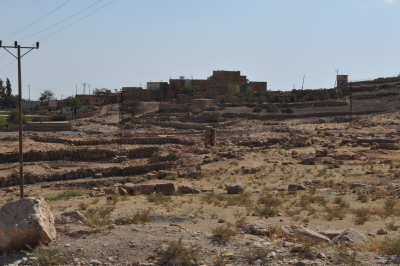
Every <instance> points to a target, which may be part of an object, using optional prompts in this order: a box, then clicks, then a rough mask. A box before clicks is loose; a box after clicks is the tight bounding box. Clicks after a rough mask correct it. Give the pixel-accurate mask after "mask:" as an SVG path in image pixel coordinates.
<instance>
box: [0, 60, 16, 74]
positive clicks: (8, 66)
mask: <svg viewBox="0 0 400 266" xmlns="http://www.w3.org/2000/svg"><path fill="white" fill-rule="evenodd" d="M15 61H17V59H14V60H13V61H12V62H11V63H9V64H8V65H6V66H5V67H3V68H2V69H0V72H1V71H3V70H4V69H6V68H7V67H9V66H10V65H11V64H12V63H14V62H15Z"/></svg>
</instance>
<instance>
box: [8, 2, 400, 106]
mask: <svg viewBox="0 0 400 266" xmlns="http://www.w3.org/2000/svg"><path fill="white" fill-rule="evenodd" d="M108 3H109V4H108ZM106 4H108V5H106ZM91 5H93V6H92V7H90V8H88V9H86V8H87V7H89V6H91ZM104 5H106V6H104ZM60 6H61V7H60ZM102 6H104V7H103V8H101V7H102ZM57 7H60V8H58V9H56V8H57ZM99 8H101V9H100V10H98V11H96V12H94V13H93V14H91V15H89V16H87V15H88V14H90V13H91V12H93V11H95V10H96V9H99ZM55 9H56V10H55ZM84 9H86V10H84ZM0 10H1V15H0V40H3V45H13V43H14V41H15V40H17V41H19V44H20V45H22V46H30V45H32V44H34V43H35V42H36V41H40V49H39V50H33V51H32V52H30V53H29V54H27V55H26V56H25V57H24V58H23V59H22V86H23V87H22V88H23V97H24V98H28V85H31V99H37V98H38V97H39V93H40V92H41V91H43V90H45V89H50V90H53V91H54V92H55V94H56V96H57V98H58V99H60V98H61V95H63V96H64V98H65V97H66V96H69V95H73V94H75V86H76V85H78V93H82V88H83V86H82V83H88V84H90V85H91V89H93V88H95V87H99V88H103V87H104V88H108V89H115V88H121V87H125V86H139V85H140V84H141V85H142V86H143V87H144V84H145V83H146V82H147V81H161V80H163V81H167V80H168V79H169V78H170V77H172V78H179V76H185V77H189V78H190V77H191V75H193V78H194V79H204V78H207V76H209V75H211V74H212V71H213V70H218V69H219V70H235V71H237V70H240V71H241V73H242V75H246V76H247V78H248V79H249V80H250V81H267V82H268V89H272V90H291V89H292V88H293V84H295V86H296V88H297V89H299V88H301V85H302V79H303V75H305V76H306V77H305V83H304V87H305V88H307V89H309V88H312V89H317V88H330V87H333V86H334V84H335V74H336V72H335V70H336V69H339V74H348V75H349V79H352V80H355V79H368V78H377V77H388V76H397V75H398V74H399V73H400V60H399V59H400V58H399V57H400V56H399V55H400V45H399V44H400V34H399V25H400V0H301V1H300V0H280V1H276V0H274V1H272V0H246V1H245V0H242V1H237V0H201V1H200V0H197V1H195V0H168V1H167V0H142V1H134V0H114V1H111V0H101V1H99V0H85V1H82V0H70V1H67V0H51V1H50V0H35V1H32V0H0ZM53 10H55V11H54V12H52V13H51V14H49V15H47V14H48V13H50V12H51V11H53ZM83 10H84V11H83ZM81 11H83V12H81ZM79 12H81V13H79ZM77 13H79V14H77ZM75 14H77V15H76V16H74V15H75ZM45 15H47V16H46V17H44V18H42V17H43V16H45ZM71 16H73V17H72V18H70V19H68V18H69V17H71ZM85 16H87V17H86V18H83V17H85ZM41 18H42V19H41ZM82 18H83V19H82ZM39 19H40V20H39ZM80 19H82V20H80ZM37 20H39V21H37ZM63 20H65V21H64V22H62V21H63ZM78 20H80V21H78ZM35 21H37V22H36V23H34V24H33V25H31V26H29V25H30V24H31V23H33V22H35ZM76 21H78V22H76ZM60 22H61V23H60ZM74 22H76V23H75V24H73V25H71V26H70V27H68V28H66V29H64V30H61V29H63V28H65V27H67V26H68V25H70V24H72V23H74ZM57 23H59V24H58V25H56V24H57ZM54 25H55V26H54ZM27 26H29V27H27ZM53 26H54V27H53ZM25 27H27V28H25ZM49 27H50V28H49ZM24 28H25V29H24ZM47 28H49V29H47ZM22 29H23V30H22ZM46 29H47V30H46ZM59 30H61V31H60V32H58V33H56V34H54V35H52V36H50V37H49V38H46V37H47V36H49V35H51V34H53V33H55V32H57V31H59ZM41 31H42V32H41ZM17 32H18V33H17ZM37 32H41V33H39V34H36V35H33V36H30V35H32V34H35V33H37ZM15 33H17V34H15ZM13 34H15V35H13ZM11 35H13V36H11ZM10 36H11V37H10ZM27 36H30V37H28V38H25V37H27ZM23 38H25V39H23ZM44 38H46V39H44ZM43 39H44V40H43ZM13 52H15V53H16V50H15V49H14V50H13ZM5 53H6V51H5V50H4V49H1V50H0V58H1V59H0V78H1V79H3V80H5V79H6V78H7V77H8V78H9V79H10V81H11V83H12V86H13V93H14V94H15V93H16V92H17V88H18V80H17V63H16V61H15V60H14V59H13V57H12V56H11V55H10V54H8V53H7V54H5ZM3 55H4V56H3ZM13 61H14V62H13ZM11 62H13V63H11ZM10 63H11V64H10ZM9 64H10V65H9ZM86 91H87V92H88V87H86Z"/></svg>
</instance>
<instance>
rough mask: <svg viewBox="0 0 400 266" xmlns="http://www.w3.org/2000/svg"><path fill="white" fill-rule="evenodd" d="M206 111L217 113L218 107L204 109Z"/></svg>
mask: <svg viewBox="0 0 400 266" xmlns="http://www.w3.org/2000/svg"><path fill="white" fill-rule="evenodd" d="M206 110H207V111H218V110H219V109H218V107H217V106H209V107H207V108H206Z"/></svg>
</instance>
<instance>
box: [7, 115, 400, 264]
mask: <svg viewBox="0 0 400 266" xmlns="http://www.w3.org/2000/svg"><path fill="white" fill-rule="evenodd" d="M111 109H112V108H111ZM399 117H400V114H399V113H398V112H397V111H391V112H387V113H383V114H378V115H367V116H362V117H356V118H355V119H354V120H355V122H354V123H353V125H352V126H351V127H349V123H348V122H340V121H339V120H338V119H337V118H334V117H330V118H323V119H291V120H284V121H257V120H253V121H247V120H243V121H241V122H240V123H238V124H236V125H234V126H225V127H220V128H218V127H217V128H216V131H217V146H214V147H207V148H205V147H204V144H203V143H204V131H203V130H194V129H193V130H189V129H188V130H185V129H176V128H170V127H162V126H157V125H145V126H140V125H139V126H135V127H133V128H131V129H126V130H125V137H126V138H129V136H136V137H143V138H148V139H152V138H155V137H160V136H162V137H168V136H170V135H173V136H175V137H178V138H180V139H182V140H185V141H188V140H190V141H193V142H194V145H186V144H168V143H166V144H162V145H154V144H153V145H151V144H140V145H138V144H123V145H121V146H119V145H118V143H116V144H99V145H80V146H79V149H80V148H83V149H88V150H93V151H95V150H98V149H108V150H110V151H116V152H117V151H120V150H122V151H124V150H131V149H135V148H140V147H145V146H157V147H159V148H160V151H159V152H158V153H157V154H156V155H153V156H151V158H150V157H138V158H134V157H129V156H127V158H126V160H125V159H124V160H123V161H119V160H116V159H115V158H106V159H101V160H100V159H98V160H94V159H92V158H90V159H89V158H88V159H85V158H81V159H77V160H72V159H68V158H67V159H65V158H62V159H58V160H45V159H43V158H37V160H34V159H32V160H33V161H32V162H28V163H27V164H28V165H27V166H25V171H30V172H32V173H34V174H41V175H52V174H53V175H54V174H57V173H64V172H68V171H71V170H74V171H78V170H81V169H82V170H84V169H89V168H90V169H91V171H94V172H96V173H101V172H102V171H104V169H112V168H114V167H115V168H121V167H122V168H123V167H128V166H135V165H147V164H151V163H154V162H155V161H162V160H167V159H165V158H170V159H168V160H172V161H173V162H174V163H173V164H172V166H171V167H170V168H169V169H164V170H155V171H151V172H149V173H146V174H140V175H135V174H133V175H124V176H118V175H115V176H107V177H102V176H101V175H100V176H95V175H94V174H93V175H92V176H88V177H86V178H76V179H73V180H58V181H53V182H37V183H35V184H26V185H25V188H24V189H25V192H26V194H27V195H28V196H35V195H40V196H42V197H43V198H44V199H46V202H47V204H49V205H50V208H51V212H52V214H53V215H54V217H55V226H56V231H57V238H56V239H55V240H54V241H52V242H51V243H50V244H49V245H43V246H41V247H39V248H38V249H36V250H31V251H29V250H25V251H19V250H17V251H14V252H7V253H3V254H2V255H1V256H0V265H9V264H14V265H37V264H38V263H39V262H41V261H43V257H46V256H47V257H48V256H50V255H49V253H51V252H53V253H52V254H53V255H52V256H53V257H54V259H57V256H58V255H60V256H61V257H60V258H58V259H59V260H58V262H57V263H55V264H65V265H166V264H168V265H179V264H180V265H189V264H197V265H331V264H336V265H357V264H358V265H378V264H383V265H393V264H394V265H395V264H400V257H397V255H399V254H400V251H399V250H400V244H399V243H400V238H399V235H398V231H397V230H398V228H400V224H399V220H398V217H399V215H400V211H399V210H400V209H399V203H398V197H399V193H400V183H399V182H398V180H399V179H398V178H399V176H400V172H399V168H400V162H399V160H400V157H399V147H400V146H399V133H398V125H399V122H400V121H399ZM116 119H117V113H112V111H111V110H110V111H109V114H108V115H107V114H104V115H102V116H100V117H97V118H91V119H81V120H77V121H75V122H74V124H75V127H76V128H77V131H73V132H64V133H62V134H59V133H33V132H26V133H25V134H26V137H25V138H24V147H25V148H24V149H25V150H27V151H28V150H41V151H56V150H76V147H75V148H74V145H71V144H65V143H54V142H53V143H52V142H40V141H35V140H34V138H32V137H33V136H37V135H39V136H43V137H56V138H63V139H66V140H91V139H92V140H96V139H104V140H106V139H112V138H115V136H116V135H117V133H118V132H116V127H115V125H113V123H116ZM200 124H201V123H200ZM14 136H16V134H15V133H1V135H0V138H1V141H0V150H1V153H6V152H13V151H15V150H16V149H17V147H18V142H17V139H16V138H15V137H14ZM185 143H186V142H185ZM118 154H119V155H121V156H123V152H122V153H118ZM117 159H118V158H117ZM175 162H176V163H175ZM16 170H17V163H16V162H9V163H2V164H0V177H1V178H9V177H10V176H12V175H16V174H17V173H16ZM9 180H10V179H9ZM18 196H19V187H18V186H17V185H5V186H4V187H3V188H2V189H1V190H0V204H6V203H7V202H11V201H13V200H17V199H18ZM107 197H109V198H107ZM0 211H1V209H0ZM78 212H79V213H78ZM0 242H1V241H0ZM49 251H51V252H49ZM62 258H64V259H66V260H65V261H63V260H62Z"/></svg>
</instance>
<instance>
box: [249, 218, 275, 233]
mask: <svg viewBox="0 0 400 266" xmlns="http://www.w3.org/2000/svg"><path fill="white" fill-rule="evenodd" d="M244 232H245V233H247V234H253V235H262V236H271V235H272V234H274V233H275V232H276V228H275V226H273V225H272V224H270V223H266V222H264V221H262V220H258V221H255V222H254V223H251V224H249V225H246V226H245V227H244Z"/></svg>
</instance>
